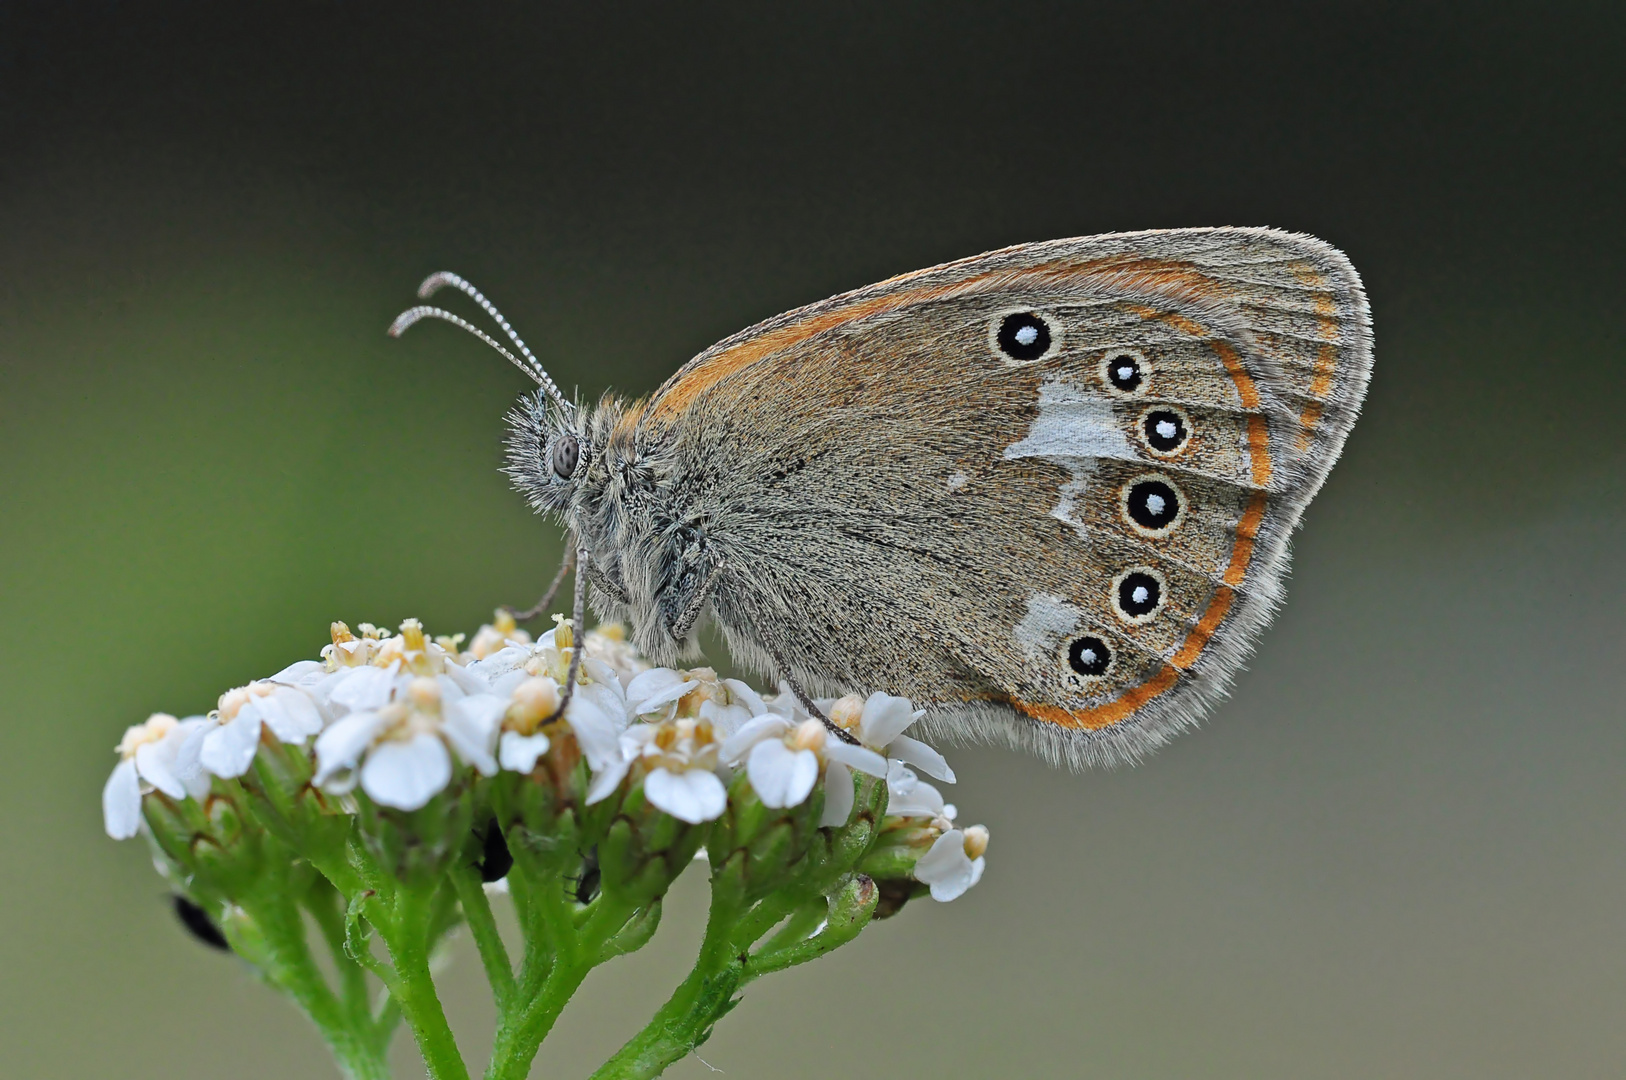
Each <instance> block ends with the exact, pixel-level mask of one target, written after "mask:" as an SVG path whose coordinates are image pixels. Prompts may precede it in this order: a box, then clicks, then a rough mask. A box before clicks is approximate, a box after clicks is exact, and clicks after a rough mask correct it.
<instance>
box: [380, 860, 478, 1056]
mask: <svg viewBox="0 0 1626 1080" xmlns="http://www.w3.org/2000/svg"><path fill="white" fill-rule="evenodd" d="M437 891H438V890H437V889H434V888H427V889H426V888H423V887H414V886H403V887H402V888H401V890H400V891H399V892H398V893H396V897H395V918H394V920H393V924H392V925H390V926H388V927H383V926H381V927H379V932H380V933H382V934H383V935H384V942H385V944H386V945H388V946H389V950H390V958H391V959H392V960H394V961H395V986H394V991H395V998H396V1001H397V1002H398V1003H399V1005H400V1007H401V1013H402V1015H404V1016H405V1017H406V1021H407V1024H408V1025H409V1026H410V1027H411V1028H412V1034H413V1037H414V1038H416V1039H417V1040H418V1051H419V1053H421V1054H422V1055H423V1061H424V1065H425V1066H427V1067H428V1069H429V1075H430V1077H431V1080H468V1076H469V1072H468V1069H467V1068H466V1067H465V1066H464V1064H463V1055H462V1054H460V1053H459V1052H458V1049H457V1040H456V1038H454V1037H453V1035H452V1027H451V1025H450V1024H449V1023H447V1021H446V1012H445V1010H444V1009H442V1008H441V1004H440V998H439V997H438V996H437V995H436V993H435V980H434V977H433V976H431V975H430V973H429V950H430V949H431V948H432V947H433V945H434V942H433V940H431V931H432V929H433V927H432V925H431V924H432V921H433V920H434V917H435V910H434V905H435V899H436V897H435V894H436V892H437Z"/></svg>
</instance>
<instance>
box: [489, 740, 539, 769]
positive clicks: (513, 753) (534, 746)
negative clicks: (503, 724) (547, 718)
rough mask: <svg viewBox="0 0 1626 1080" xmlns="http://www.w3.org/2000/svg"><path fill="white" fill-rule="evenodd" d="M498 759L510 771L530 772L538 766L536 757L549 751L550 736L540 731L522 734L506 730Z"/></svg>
mask: <svg viewBox="0 0 1626 1080" xmlns="http://www.w3.org/2000/svg"><path fill="white" fill-rule="evenodd" d="M497 746H498V759H499V760H500V761H501V762H502V767H503V768H505V769H507V770H508V771H509V772H520V773H528V772H530V771H531V770H532V769H534V768H536V759H537V758H539V757H541V756H542V755H543V754H545V753H547V752H548V737H547V736H546V735H544V734H542V733H541V732H540V731H539V732H537V733H536V734H535V735H521V734H520V733H519V732H517V731H505V732H503V733H502V739H501V740H499V742H498V744H497Z"/></svg>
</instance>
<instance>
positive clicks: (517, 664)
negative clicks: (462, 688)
mask: <svg viewBox="0 0 1626 1080" xmlns="http://www.w3.org/2000/svg"><path fill="white" fill-rule="evenodd" d="M530 658H531V650H530V647H529V646H519V645H509V646H507V647H506V648H502V649H498V650H497V651H496V652H494V653H492V654H491V655H490V656H488V657H486V658H485V659H484V660H476V661H475V662H474V663H472V664H470V665H469V666H468V667H466V668H463V669H462V670H463V673H464V674H465V675H469V676H473V677H474V678H476V679H479V680H480V681H481V682H483V683H485V684H486V685H487V686H490V685H492V684H493V683H495V682H496V681H497V680H498V679H500V678H502V677H503V676H504V675H507V674H509V673H510V672H514V671H523V670H524V668H525V661H527V660H529V659H530Z"/></svg>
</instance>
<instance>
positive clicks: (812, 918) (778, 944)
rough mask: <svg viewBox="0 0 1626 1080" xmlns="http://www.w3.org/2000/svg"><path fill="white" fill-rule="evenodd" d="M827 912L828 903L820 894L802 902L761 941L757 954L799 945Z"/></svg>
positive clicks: (816, 927)
mask: <svg viewBox="0 0 1626 1080" xmlns="http://www.w3.org/2000/svg"><path fill="white" fill-rule="evenodd" d="M829 913H830V905H829V903H828V902H827V901H826V900H825V899H824V897H822V896H820V897H817V898H816V899H814V900H811V901H809V902H807V903H805V904H803V905H802V906H801V907H799V908H797V909H796V910H795V911H793V912H791V916H790V918H789V919H787V920H785V925H784V926H781V927H780V928H779V929H778V930H777V931H775V932H774V934H773V936H772V937H770V938H768V939H767V940H766V941H764V942H763V943H762V947H761V948H760V949H758V950H757V952H758V954H759V955H766V954H768V953H774V952H778V951H780V950H782V949H787V948H791V947H793V946H796V945H800V944H801V943H802V942H804V941H806V940H807V938H808V935H809V934H811V933H813V931H815V930H817V929H818V928H819V924H820V923H821V922H824V920H825V919H826V918H828V917H829Z"/></svg>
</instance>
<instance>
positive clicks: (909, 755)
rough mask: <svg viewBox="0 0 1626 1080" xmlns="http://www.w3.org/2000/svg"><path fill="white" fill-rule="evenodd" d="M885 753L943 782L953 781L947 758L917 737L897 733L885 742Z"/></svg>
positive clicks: (949, 782)
mask: <svg viewBox="0 0 1626 1080" xmlns="http://www.w3.org/2000/svg"><path fill="white" fill-rule="evenodd" d="M886 754H887V757H892V758H897V759H898V760H899V761H907V762H908V763H909V764H911V765H913V766H914V767H915V768H917V769H919V770H920V771H921V772H923V773H925V774H926V775H927V776H930V777H932V778H933V779H934V780H941V781H943V782H944V783H945V784H952V783H954V770H953V769H951V768H949V763H948V760H947V759H946V758H944V757H943V755H942V754H939V753H938V752H937V751H936V750H934V749H932V748H931V747H930V746H927V745H926V744H925V743H923V742H921V741H920V740H919V739H912V738H910V737H909V736H907V735H899V736H898V737H897V738H895V739H893V740H892V741H891V742H889V743H887V744H886Z"/></svg>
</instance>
